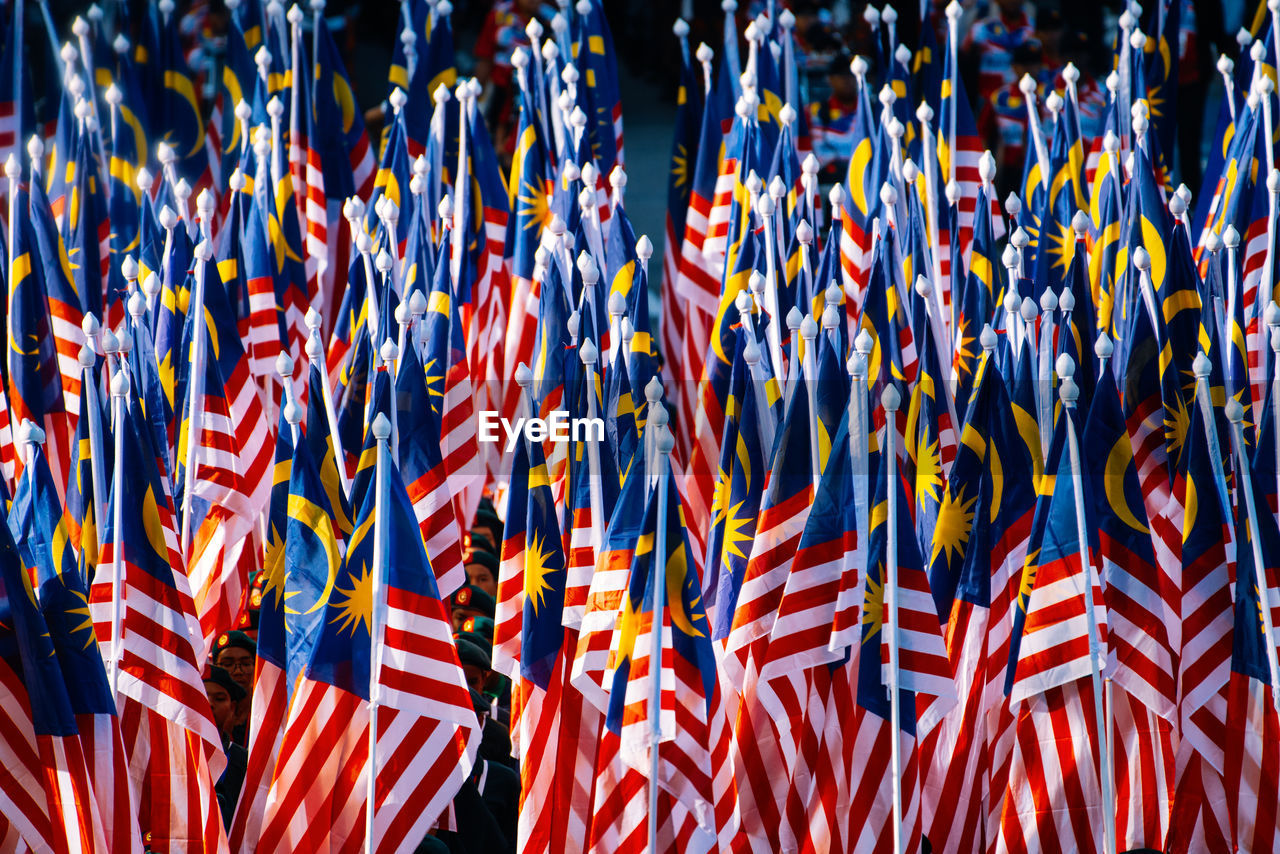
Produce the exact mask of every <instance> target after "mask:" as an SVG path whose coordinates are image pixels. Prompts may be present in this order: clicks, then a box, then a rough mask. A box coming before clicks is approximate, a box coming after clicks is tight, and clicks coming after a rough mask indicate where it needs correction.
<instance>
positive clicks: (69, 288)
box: [15, 181, 101, 463]
mask: <svg viewBox="0 0 1280 854" xmlns="http://www.w3.org/2000/svg"><path fill="white" fill-rule="evenodd" d="M30 202H31V204H30V208H29V214H30V224H29V226H25V227H24V230H25V229H26V228H29V229H30V234H31V237H32V238H33V248H34V252H35V257H37V258H38V259H39V260H38V266H37V267H36V268H35V269H36V270H37V271H38V275H40V276H41V279H42V284H43V288H44V296H45V301H46V303H45V304H46V306H47V308H48V323H49V331H50V333H51V334H52V335H53V346H54V349H55V350H56V351H57V354H58V374H59V375H60V382H61V385H62V400H63V412H64V413H66V415H64V417H65V418H69V417H70V413H78V412H79V411H80V372H81V367H80V360H79V354H80V347H81V346H82V345H83V344H84V343H85V337H84V330H82V329H81V328H80V324H81V322H82V321H83V320H84V313H85V311H87V310H88V309H87V305H89V304H88V303H86V300H85V294H84V293H83V292H82V291H77V289H76V284H77V283H76V280H75V275H74V273H73V271H72V267H71V262H70V260H69V258H68V256H67V247H66V245H65V244H64V243H63V240H62V236H61V235H60V234H59V233H58V228H57V226H56V225H55V224H54V221H53V215H52V213H51V212H50V209H49V197H48V196H47V195H45V191H44V188H43V187H41V186H40V183H39V182H38V181H33V182H32V184H31V195H30ZM15 242H16V241H15ZM98 304H99V305H100V304H101V302H100V300H99V301H98ZM19 423H21V422H19ZM73 426H74V425H71V424H70V423H69V422H68V425H67V427H66V428H65V429H70V428H71V427H73ZM51 438H55V437H51ZM66 438H67V437H66V436H65V435H63V436H59V437H56V439H60V440H61V441H62V442H63V443H64V444H63V445H62V446H59V445H57V444H51V445H50V452H51V453H59V454H61V453H63V452H64V451H65V450H66V446H65V442H66ZM56 439H55V440H56ZM55 449H59V450H55ZM66 459H67V458H66V456H60V460H62V461H64V463H65V460H66Z"/></svg>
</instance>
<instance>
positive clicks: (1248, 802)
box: [1224, 582, 1280, 854]
mask: <svg viewBox="0 0 1280 854" xmlns="http://www.w3.org/2000/svg"><path fill="white" fill-rule="evenodd" d="M1241 583H1248V582H1241ZM1274 691H1275V688H1274V686H1271V685H1267V684H1264V683H1263V682H1260V681H1259V680H1257V679H1254V678H1252V677H1250V676H1246V675H1245V674H1243V673H1235V672H1233V673H1232V674H1231V685H1230V687H1229V688H1228V701H1227V702H1228V708H1229V711H1228V726H1227V730H1226V732H1227V757H1226V759H1227V768H1226V774H1225V775H1224V776H1225V780H1226V781H1227V785H1228V789H1229V790H1230V791H1231V793H1232V795H1233V797H1234V801H1235V802H1234V804H1233V805H1232V808H1233V810H1234V813H1235V817H1236V826H1235V844H1236V846H1237V848H1236V850H1238V851H1247V852H1256V853H1257V854H1261V852H1263V851H1275V850H1276V847H1277V845H1280V809H1278V808H1277V804H1280V790H1278V789H1277V783H1278V781H1280V716H1278V715H1277V713H1276V707H1275V704H1274V696H1275V694H1274Z"/></svg>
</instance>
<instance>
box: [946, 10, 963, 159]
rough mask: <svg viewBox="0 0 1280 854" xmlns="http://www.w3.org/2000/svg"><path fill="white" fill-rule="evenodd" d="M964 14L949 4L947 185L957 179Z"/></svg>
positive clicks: (947, 11)
mask: <svg viewBox="0 0 1280 854" xmlns="http://www.w3.org/2000/svg"><path fill="white" fill-rule="evenodd" d="M963 14H964V9H962V8H961V7H960V4H959V3H957V2H956V0H951V2H950V3H948V4H947V8H946V15H947V53H948V58H949V59H950V60H951V62H950V67H951V79H950V80H949V81H948V82H949V83H950V84H951V91H950V92H949V93H948V97H950V98H951V109H950V110H948V111H947V112H948V113H949V114H950V115H948V116H947V119H948V124H949V125H950V127H948V128H947V183H948V184H950V183H951V182H952V181H954V180H955V179H956V105H957V104H958V103H959V102H960V99H959V98H958V97H957V93H958V91H959V88H960V83H959V81H960V48H959V45H960V16H961V15H963Z"/></svg>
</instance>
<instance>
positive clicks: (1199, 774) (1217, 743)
mask: <svg viewBox="0 0 1280 854" xmlns="http://www.w3.org/2000/svg"><path fill="white" fill-rule="evenodd" d="M1189 415H1190V418H1189V421H1188V422H1187V424H1186V428H1185V433H1183V432H1182V431H1179V433H1180V435H1181V437H1182V439H1183V441H1184V443H1185V444H1184V445H1183V446H1182V459H1181V461H1180V463H1179V466H1178V473H1177V478H1176V481H1175V484H1174V490H1173V491H1174V496H1175V498H1176V500H1177V502H1178V504H1179V505H1181V507H1182V512H1183V516H1182V550H1181V570H1182V572H1181V578H1180V581H1181V583H1180V584H1179V585H1178V588H1177V595H1178V596H1179V601H1178V605H1179V606H1180V607H1179V613H1180V615H1181V618H1182V619H1181V632H1180V634H1181V638H1180V640H1181V645H1180V655H1179V660H1178V679H1179V689H1180V690H1179V696H1178V724H1179V731H1180V735H1181V736H1182V738H1183V739H1184V743H1185V745H1186V747H1185V748H1183V749H1184V750H1186V751H1188V752H1189V758H1188V760H1187V761H1186V762H1185V764H1183V765H1182V767H1180V768H1179V771H1180V773H1179V778H1178V791H1177V794H1176V795H1175V798H1174V807H1173V810H1174V816H1175V818H1174V824H1175V826H1178V827H1180V828H1182V829H1183V830H1184V831H1185V830H1186V829H1187V828H1189V827H1192V826H1197V825H1198V826H1201V827H1203V829H1204V830H1203V832H1204V833H1205V839H1206V843H1205V844H1208V845H1212V844H1213V842H1212V840H1213V838H1214V835H1215V834H1218V833H1221V834H1223V835H1226V834H1227V833H1229V832H1230V831H1229V828H1230V823H1229V815H1228V812H1227V810H1226V808H1225V804H1222V803H1221V802H1220V801H1218V800H1217V799H1216V798H1215V797H1214V795H1213V790H1214V789H1215V788H1219V789H1220V788H1221V786H1222V785H1223V784H1224V782H1225V781H1223V780H1222V776H1221V775H1222V772H1223V770H1224V767H1225V766H1224V762H1225V756H1224V745H1223V743H1222V739H1221V737H1220V735H1219V734H1220V733H1222V732H1223V731H1225V728H1226V726H1227V693H1228V685H1229V683H1230V680H1231V657H1232V596H1231V575H1232V573H1233V571H1234V570H1235V567H1236V563H1237V560H1238V549H1239V548H1240V547H1241V546H1242V545H1244V544H1242V543H1237V542H1235V541H1234V538H1233V537H1232V533H1233V532H1232V529H1231V527H1229V526H1230V520H1231V508H1230V507H1229V506H1224V505H1223V503H1222V502H1223V497H1224V496H1226V495H1227V491H1226V487H1225V484H1222V483H1221V482H1220V481H1218V480H1216V478H1215V474H1214V467H1213V466H1212V458H1211V457H1212V453H1211V451H1210V446H1209V441H1208V435H1209V434H1208V432H1207V431H1208V430H1211V429H1213V427H1212V424H1209V425H1208V426H1206V422H1205V421H1204V419H1203V418H1202V417H1201V413H1200V407H1199V406H1195V405H1192V406H1191V407H1190V413H1189ZM1237 583H1238V581H1237ZM1197 778H1199V779H1197ZM1197 813H1198V814H1199V819H1198V820H1197V821H1195V822H1192V823H1189V822H1188V821H1187V816H1188V815H1195V814H1197Z"/></svg>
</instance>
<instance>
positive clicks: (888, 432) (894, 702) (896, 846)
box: [880, 383, 903, 854]
mask: <svg viewBox="0 0 1280 854" xmlns="http://www.w3.org/2000/svg"><path fill="white" fill-rule="evenodd" d="M901 403H902V395H901V394H899V392H898V388H897V386H895V385H893V384H892V383H890V384H889V385H886V386H885V387H884V391H883V392H881V394H880V405H881V406H883V407H884V423H885V430H884V436H885V444H884V454H885V456H884V459H885V469H886V472H885V478H886V480H887V481H888V483H887V487H888V490H887V492H888V501H887V504H888V513H887V518H886V519H885V525H886V528H885V558H884V564H885V581H884V595H885V599H886V602H885V606H886V610H887V612H888V613H887V615H886V616H887V620H888V623H889V685H888V688H889V728H890V730H891V732H890V735H889V747H890V760H891V764H892V773H893V851H894V854H903V840H902V707H901V699H900V698H899V696H898V641H899V638H898V484H897V478H898V452H897V448H895V447H894V446H895V445H896V444H897V438H898V436H897V433H898V418H897V413H898V406H899V405H901Z"/></svg>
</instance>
